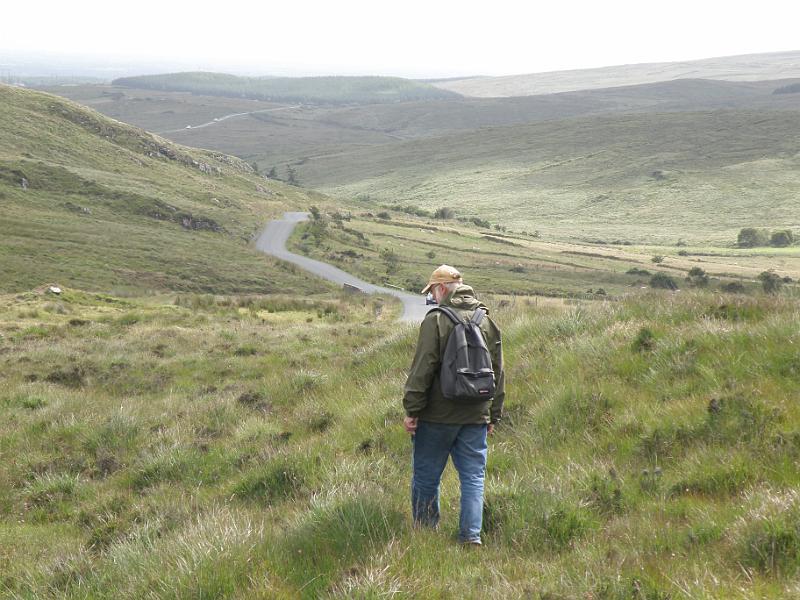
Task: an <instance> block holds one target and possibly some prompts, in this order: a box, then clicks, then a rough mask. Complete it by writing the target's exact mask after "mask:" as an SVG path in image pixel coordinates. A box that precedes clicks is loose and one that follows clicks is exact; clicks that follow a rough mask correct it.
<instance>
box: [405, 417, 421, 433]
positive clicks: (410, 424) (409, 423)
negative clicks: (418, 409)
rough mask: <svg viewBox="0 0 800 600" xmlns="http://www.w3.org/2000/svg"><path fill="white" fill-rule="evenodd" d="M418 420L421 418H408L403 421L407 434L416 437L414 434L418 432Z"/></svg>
mask: <svg viewBox="0 0 800 600" xmlns="http://www.w3.org/2000/svg"><path fill="white" fill-rule="evenodd" d="M418 420H419V417H406V418H405V419H403V427H405V428H406V432H407V433H410V434H411V435H414V433H415V432H416V431H417V421H418Z"/></svg>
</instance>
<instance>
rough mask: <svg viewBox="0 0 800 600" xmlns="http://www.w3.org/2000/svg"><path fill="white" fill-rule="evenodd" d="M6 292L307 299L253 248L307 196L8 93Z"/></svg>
mask: <svg viewBox="0 0 800 600" xmlns="http://www.w3.org/2000/svg"><path fill="white" fill-rule="evenodd" d="M0 131H2V134H1V135H0V206H2V213H3V218H2V220H0V290H3V291H18V290H26V289H31V288H33V287H36V286H40V285H43V284H46V283H59V284H62V285H67V286H79V287H81V288H84V289H92V290H99V291H108V290H112V289H113V290H117V291H118V292H123V291H124V292H126V293H141V292H142V291H145V290H165V289H182V290H194V291H207V292H226V291H228V292H230V291H240V292H259V293H264V292H269V291H279V290H280V289H281V288H282V287H283V286H285V285H288V286H291V287H293V288H295V289H311V288H312V286H317V285H321V284H318V283H316V282H310V281H308V280H307V278H305V277H303V276H302V275H301V274H298V273H296V272H295V271H294V270H292V269H288V268H287V267H285V266H283V265H280V264H277V263H275V262H272V261H270V260H268V259H266V258H265V257H264V256H263V255H261V254H259V253H257V252H256V251H255V250H254V249H253V248H251V247H250V245H249V241H250V238H251V236H252V235H253V234H254V233H255V232H256V231H257V230H258V229H259V227H260V226H262V224H263V223H264V222H265V221H266V220H268V219H269V218H270V217H272V216H274V215H276V214H278V213H280V212H281V211H283V210H284V209H286V208H288V207H294V206H306V205H307V204H308V202H309V196H308V195H307V194H305V193H303V192H300V191H298V190H297V189H296V188H290V187H287V186H282V185H280V184H277V183H274V182H268V181H266V180H265V179H264V178H263V177H259V176H257V175H256V174H254V173H253V171H252V168H251V167H250V166H249V165H248V164H246V163H244V162H243V161H241V160H239V159H236V158H232V157H229V156H225V155H221V154H218V153H214V152H209V151H203V150H191V149H188V148H184V147H182V146H178V145H176V144H173V143H171V142H169V141H167V140H165V139H162V138H159V137H157V136H153V135H150V134H147V133H145V132H144V131H142V130H140V129H137V128H135V127H132V126H130V125H125V124H123V123H120V122H118V121H113V120H111V119H108V118H106V117H104V116H102V115H100V114H98V113H96V112H94V111H92V110H89V109H87V108H84V107H81V106H79V105H77V104H75V103H72V102H69V101H66V100H63V99H61V98H57V97H55V96H51V95H49V94H43V93H39V92H32V91H28V90H22V89H18V88H12V87H8V86H0Z"/></svg>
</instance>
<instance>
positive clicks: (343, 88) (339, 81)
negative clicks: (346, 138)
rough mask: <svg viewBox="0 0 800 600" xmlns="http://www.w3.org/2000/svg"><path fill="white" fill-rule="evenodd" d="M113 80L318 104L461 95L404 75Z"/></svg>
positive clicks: (172, 75) (195, 76)
mask: <svg viewBox="0 0 800 600" xmlns="http://www.w3.org/2000/svg"><path fill="white" fill-rule="evenodd" d="M112 83H113V84H114V85H118V86H122V87H134V88H147V89H154V90H168V91H177V92H192V93H196V94H209V95H217V96H233V97H238V98H252V99H256V100H269V101H280V102H308V103H316V104H319V103H321V104H342V103H380V102H400V101H403V100H421V99H431V100H432V99H437V98H455V97H458V94H456V93H455V92H448V91H446V90H440V89H438V88H436V87H433V86H432V85H429V84H426V83H422V82H417V81H412V80H410V79H402V78H400V77H240V76H237V75H227V74H225V73H204V72H196V73H167V74H163V75H141V76H139V77H122V78H120V79H115V80H114V81H113V82H112Z"/></svg>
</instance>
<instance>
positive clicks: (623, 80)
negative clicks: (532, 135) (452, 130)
mask: <svg viewBox="0 0 800 600" xmlns="http://www.w3.org/2000/svg"><path fill="white" fill-rule="evenodd" d="M786 77H800V52H798V51H794V52H772V53H765V54H745V55H741V56H722V57H717V58H705V59H701V60H690V61H683V62H667V63H642V64H632V65H615V66H611V67H601V68H597V69H576V70H571V71H552V72H548V73H532V74H529V75H506V76H501V77H467V78H464V79H455V80H452V79H451V80H443V81H439V82H434V85H436V86H437V87H439V88H441V89H443V90H449V91H453V92H458V93H459V94H462V95H464V96H480V97H502V96H530V95H534V94H552V93H556V92H565V91H570V90H587V89H595V88H607V87H612V86H624V85H638V84H641V83H653V82H656V81H667V80H672V79H696V78H702V79H721V80H728V81H758V80H761V79H782V78H786Z"/></svg>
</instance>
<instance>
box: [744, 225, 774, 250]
mask: <svg viewBox="0 0 800 600" xmlns="http://www.w3.org/2000/svg"><path fill="white" fill-rule="evenodd" d="M768 243H769V232H768V231H767V230H766V229H756V228H755V227H745V228H744V229H742V230H741V231H739V235H738V236H737V238H736V244H737V245H738V246H741V247H742V248H755V247H757V246H766V245H767V244H768Z"/></svg>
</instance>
